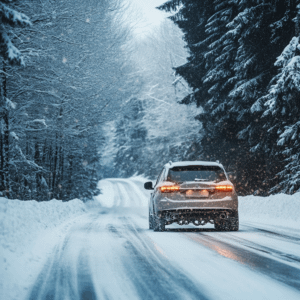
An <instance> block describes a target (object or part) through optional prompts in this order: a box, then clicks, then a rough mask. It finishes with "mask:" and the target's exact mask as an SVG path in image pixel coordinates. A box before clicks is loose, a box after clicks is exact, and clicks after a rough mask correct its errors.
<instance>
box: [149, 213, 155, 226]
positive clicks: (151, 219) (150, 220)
mask: <svg viewBox="0 0 300 300" xmlns="http://www.w3.org/2000/svg"><path fill="white" fill-rule="evenodd" d="M153 227H154V226H153V216H152V215H151V214H150V211H149V229H153Z"/></svg>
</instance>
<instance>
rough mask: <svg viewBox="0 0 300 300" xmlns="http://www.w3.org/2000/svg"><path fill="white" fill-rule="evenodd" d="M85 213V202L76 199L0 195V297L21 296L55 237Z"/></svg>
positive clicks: (50, 248)
mask: <svg viewBox="0 0 300 300" xmlns="http://www.w3.org/2000/svg"><path fill="white" fill-rule="evenodd" d="M85 212H86V205H85V204H84V203H83V202H82V201H80V200H78V199H76V200H72V201H69V202H62V201H58V200H51V201H45V202H36V201H20V200H7V199H5V198H1V197H0V278H1V280H0V295H1V296H0V298H1V299H6V300H8V299H21V298H23V297H24V295H25V294H26V289H27V288H28V286H30V280H32V279H33V278H34V277H35V276H36V275H37V274H38V272H39V270H40V267H41V266H42V265H43V262H44V260H45V259H46V258H47V256H48V255H47V254H49V252H51V250H52V248H53V246H54V245H55V244H56V242H57V240H58V239H59V238H60V236H61V235H63V234H64V232H66V230H67V228H68V226H70V225H71V224H72V223H74V222H75V220H76V218H78V217H80V216H82V215H83V214H85ZM21 295H22V297H21Z"/></svg>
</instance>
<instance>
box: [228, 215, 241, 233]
mask: <svg viewBox="0 0 300 300" xmlns="http://www.w3.org/2000/svg"><path fill="white" fill-rule="evenodd" d="M230 221H231V228H230V231H238V230H239V213H238V212H236V213H235V216H234V217H232V218H231V219H230Z"/></svg>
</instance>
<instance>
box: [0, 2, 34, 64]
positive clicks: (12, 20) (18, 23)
mask: <svg viewBox="0 0 300 300" xmlns="http://www.w3.org/2000/svg"><path fill="white" fill-rule="evenodd" d="M11 2H12V1H8V0H1V1H0V20H1V24H0V55H1V56H2V57H3V58H4V59H5V60H8V62H9V63H12V64H13V63H15V64H21V65H24V60H23V56H22V54H21V52H20V50H19V49H18V48H16V47H15V46H14V45H13V43H12V41H11V38H10V36H9V33H8V32H9V29H10V28H13V27H25V26H30V25H31V22H30V20H29V18H28V17H27V16H26V15H25V14H23V13H20V12H18V11H17V10H15V9H12V8H10V7H9V6H8V3H9V4H10V3H11ZM15 2H16V1H15Z"/></svg>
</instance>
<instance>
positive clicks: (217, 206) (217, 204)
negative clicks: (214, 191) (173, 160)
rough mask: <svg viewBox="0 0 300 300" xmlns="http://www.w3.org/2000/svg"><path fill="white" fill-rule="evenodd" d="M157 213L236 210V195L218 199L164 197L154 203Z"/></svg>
mask: <svg viewBox="0 0 300 300" xmlns="http://www.w3.org/2000/svg"><path fill="white" fill-rule="evenodd" d="M156 209H157V213H161V212H164V211H179V210H180V211H184V210H188V211H194V210H201V211H203V210H204V211H211V210H218V211H219V210H220V211H221V210H229V211H237V210H238V199H237V197H236V198H235V197H230V196H226V197H223V198H220V199H203V198H202V199H181V200H174V199H170V198H167V197H164V198H162V199H160V200H158V201H157V205H156Z"/></svg>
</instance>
